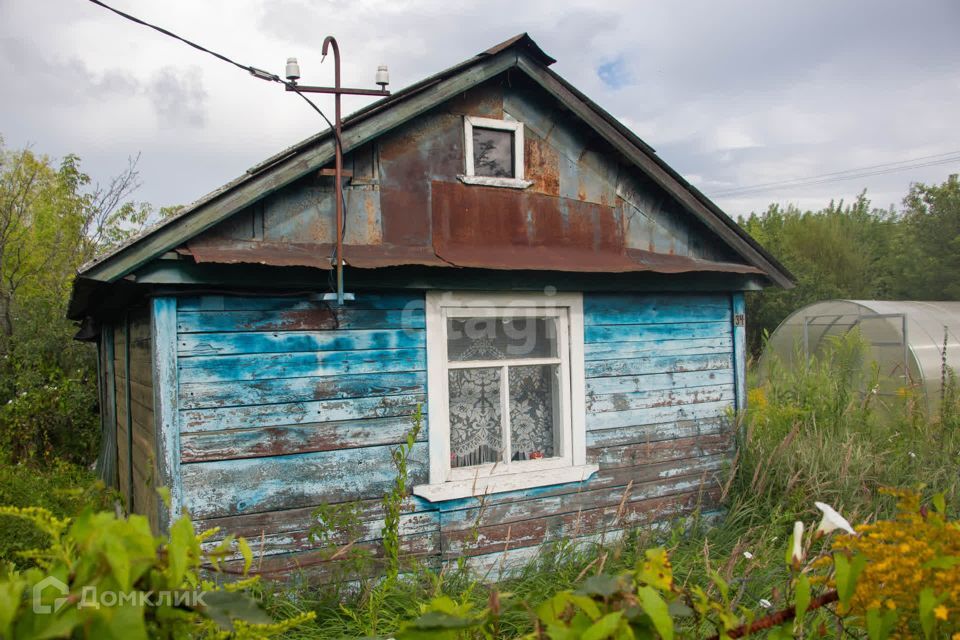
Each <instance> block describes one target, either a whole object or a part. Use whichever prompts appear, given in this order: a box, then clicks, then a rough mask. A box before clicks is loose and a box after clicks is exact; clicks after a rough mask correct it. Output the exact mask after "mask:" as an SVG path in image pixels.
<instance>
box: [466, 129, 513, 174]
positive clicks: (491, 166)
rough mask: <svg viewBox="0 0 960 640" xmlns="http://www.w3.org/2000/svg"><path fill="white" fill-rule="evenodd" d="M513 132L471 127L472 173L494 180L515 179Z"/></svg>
mask: <svg viewBox="0 0 960 640" xmlns="http://www.w3.org/2000/svg"><path fill="white" fill-rule="evenodd" d="M513 137H514V133H513V131H504V130H502V129H484V128H482V127H473V173H474V175H477V176H489V177H494V178H513V177H516V168H515V167H514V164H513Z"/></svg>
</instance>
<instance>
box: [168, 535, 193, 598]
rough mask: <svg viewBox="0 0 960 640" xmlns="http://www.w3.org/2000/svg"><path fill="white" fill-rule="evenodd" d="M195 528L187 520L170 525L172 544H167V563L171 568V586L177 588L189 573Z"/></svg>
mask: <svg viewBox="0 0 960 640" xmlns="http://www.w3.org/2000/svg"><path fill="white" fill-rule="evenodd" d="M193 540H194V535H193V526H192V525H191V524H190V521H189V520H188V519H186V518H181V519H179V520H177V521H176V522H174V523H173V524H172V525H170V542H169V543H168V544H167V563H168V564H169V567H170V584H171V586H173V587H174V588H177V587H179V586H180V585H181V583H182V582H183V578H184V575H185V574H186V573H187V563H188V559H189V554H190V547H191V546H192V544H193Z"/></svg>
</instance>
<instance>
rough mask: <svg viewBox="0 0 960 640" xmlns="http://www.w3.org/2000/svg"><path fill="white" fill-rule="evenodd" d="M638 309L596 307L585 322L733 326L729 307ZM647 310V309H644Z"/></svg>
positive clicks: (677, 305)
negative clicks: (728, 323) (718, 324)
mask: <svg viewBox="0 0 960 640" xmlns="http://www.w3.org/2000/svg"><path fill="white" fill-rule="evenodd" d="M637 306H638V307H639V308H638V309H631V308H629V307H627V308H622V309H616V308H605V307H595V308H593V309H592V310H591V311H589V312H587V311H586V310H584V316H585V317H584V320H586V321H588V322H590V324H592V325H623V324H625V325H642V324H668V323H669V324H687V323H691V322H730V305H729V304H727V305H726V306H722V307H715V306H709V305H703V306H695V305H687V304H665V305H663V306H653V305H652V304H650V303H647V304H644V303H640V302H638V303H637ZM645 307H646V309H645Z"/></svg>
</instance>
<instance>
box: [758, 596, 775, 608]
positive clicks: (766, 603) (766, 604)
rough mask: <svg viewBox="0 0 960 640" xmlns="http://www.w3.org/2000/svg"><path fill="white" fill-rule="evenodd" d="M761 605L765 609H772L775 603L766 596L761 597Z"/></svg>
mask: <svg viewBox="0 0 960 640" xmlns="http://www.w3.org/2000/svg"><path fill="white" fill-rule="evenodd" d="M760 606H761V607H763V608H764V609H771V608H773V603H772V602H770V601H769V600H767V599H766V598H760Z"/></svg>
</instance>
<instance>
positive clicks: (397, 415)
mask: <svg viewBox="0 0 960 640" xmlns="http://www.w3.org/2000/svg"><path fill="white" fill-rule="evenodd" d="M423 300H424V296H423V292H422V291H405V292H397V291H394V292H381V293H370V292H367V293H363V292H361V293H359V294H358V295H357V301H355V302H350V303H348V304H347V306H346V307H345V308H343V309H340V310H335V311H333V310H331V309H329V308H328V307H327V306H326V305H325V304H324V303H322V302H315V301H311V300H310V299H308V298H307V297H306V296H303V295H300V296H292V297H240V296H220V295H217V296H210V295H205V296H195V297H180V298H178V299H177V310H176V329H177V331H176V340H177V345H176V370H177V383H176V384H177V396H176V397H177V405H178V406H177V411H176V414H177V415H176V420H175V422H174V423H175V424H177V425H178V429H179V435H180V440H179V442H180V445H179V446H180V463H179V464H180V468H179V474H177V476H178V478H179V481H180V483H181V486H182V492H183V505H184V506H185V507H186V508H187V509H188V510H189V512H190V514H191V516H192V517H193V518H194V520H195V521H196V523H197V525H198V526H199V528H200V529H208V528H210V527H213V526H222V527H223V531H224V532H229V533H235V534H238V535H243V536H246V537H248V538H250V539H251V540H253V541H254V547H255V548H256V549H257V551H258V553H259V552H262V553H263V554H264V558H263V562H262V564H261V565H260V566H261V571H262V572H263V573H265V574H268V575H273V576H275V577H283V576H289V575H290V573H291V572H302V573H304V574H306V575H307V577H311V578H315V579H324V578H325V577H328V576H329V575H330V571H331V566H330V563H329V562H325V561H324V557H323V554H322V553H320V552H318V551H317V550H316V549H315V548H314V547H313V545H312V543H311V542H310V541H309V539H308V533H309V528H310V526H311V524H312V521H313V520H312V518H311V512H312V511H313V509H315V508H316V507H317V506H318V505H320V504H322V503H328V504H331V503H343V502H354V503H355V505H356V508H357V509H358V513H359V516H360V519H361V521H362V527H361V528H362V534H361V536H360V541H359V543H358V544H359V545H360V546H362V547H367V548H369V549H371V550H372V551H374V552H375V553H376V552H378V547H379V544H378V543H379V538H380V529H381V527H382V523H383V512H382V506H381V503H380V500H381V498H382V496H383V494H384V493H385V492H386V491H387V490H388V488H389V486H390V484H391V483H392V481H393V478H394V468H393V464H392V462H391V457H390V450H391V448H392V447H394V446H396V445H397V444H398V443H399V442H401V441H402V439H403V438H404V436H405V434H406V432H407V431H408V429H409V428H410V426H411V421H410V416H411V414H412V413H413V411H414V410H415V407H416V406H417V405H418V404H420V403H426V402H427V401H428V398H427V388H426V349H425V329H424V327H425V318H424V310H423ZM735 302H736V298H735V296H733V295H729V294H710V295H706V294H697V295H684V294H663V295H650V294H606V293H604V294H593V293H585V294H584V314H585V336H584V338H585V359H586V362H585V369H586V377H587V380H586V392H587V398H586V407H587V419H586V424H587V429H588V433H587V446H588V461H590V462H597V463H598V464H599V465H600V471H599V472H598V473H597V474H595V475H594V476H593V477H592V478H590V479H589V480H588V481H586V482H584V483H575V484H570V485H561V486H554V487H545V488H539V489H534V490H528V491H518V492H512V493H503V494H494V495H490V496H487V497H486V498H484V499H483V500H482V501H481V500H480V499H473V498H470V499H462V500H452V501H448V502H442V503H430V502H427V501H425V500H422V499H419V498H410V499H409V500H408V501H407V502H406V503H405V512H404V515H403V517H402V519H401V523H400V533H401V536H402V547H403V549H404V551H405V552H406V553H409V554H415V555H417V556H419V557H422V558H424V559H428V560H433V561H437V562H439V561H440V560H441V559H453V558H457V557H460V556H461V555H466V556H469V558H470V563H471V565H472V566H474V567H475V568H476V569H478V570H480V571H484V572H486V571H489V570H493V571H498V570H500V568H508V567H512V566H515V565H516V564H518V563H521V562H523V561H524V560H525V559H526V558H528V557H529V556H530V555H531V554H533V553H534V552H535V550H536V548H537V546H538V545H539V544H540V543H542V542H545V541H550V540H557V539H560V538H566V539H573V538H578V539H580V538H582V539H590V538H597V537H604V536H616V535H619V533H620V532H621V531H623V530H625V529H628V528H631V527H634V526H639V525H645V524H650V523H654V522H657V521H663V520H665V519H669V518H671V517H674V516H677V515H681V514H684V513H688V512H690V511H691V510H692V509H694V508H697V507H698V506H700V507H702V508H703V509H704V510H706V511H709V510H710V509H713V508H715V505H716V503H717V500H718V496H719V488H720V483H719V481H718V478H719V473H720V472H721V470H722V469H723V467H724V465H725V464H727V463H728V461H729V457H730V451H731V446H732V438H731V421H730V415H731V412H732V410H733V408H734V404H735V399H736V397H737V394H738V388H737V383H736V378H737V375H736V370H737V369H736V366H735V362H734V353H735V351H736V345H735V342H736V338H735V331H734V321H733V317H734V314H733V307H734V304H735ZM741 392H742V390H741ZM424 413H425V412H424ZM425 426H426V428H425V429H424V430H423V432H422V433H421V436H420V442H419V443H418V444H417V445H416V446H415V448H414V452H413V455H412V459H411V461H410V469H411V476H412V477H411V483H412V484H416V483H421V482H426V481H427V469H428V459H427V455H428V454H427V442H426V439H427V437H428V432H429V425H425ZM343 537H344V539H343V540H342V542H343V543H344V544H345V543H347V542H349V541H350V540H349V539H347V536H346V534H344V536H343ZM261 543H262V544H261ZM505 550H506V551H505Z"/></svg>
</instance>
